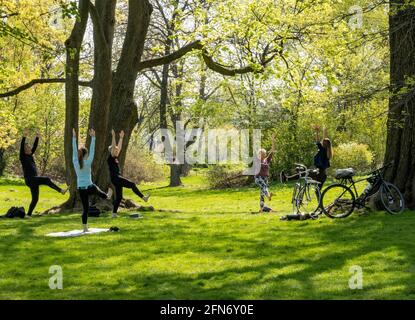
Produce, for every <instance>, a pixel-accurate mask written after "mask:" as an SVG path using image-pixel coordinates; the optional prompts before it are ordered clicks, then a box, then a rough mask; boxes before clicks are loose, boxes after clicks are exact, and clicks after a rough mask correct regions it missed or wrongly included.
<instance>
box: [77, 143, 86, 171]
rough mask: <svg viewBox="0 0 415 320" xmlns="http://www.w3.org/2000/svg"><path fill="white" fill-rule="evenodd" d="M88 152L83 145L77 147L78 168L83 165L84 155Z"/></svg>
mask: <svg viewBox="0 0 415 320" xmlns="http://www.w3.org/2000/svg"><path fill="white" fill-rule="evenodd" d="M87 153H88V149H87V148H85V147H82V148H80V149H78V162H79V168H81V169H82V168H83V167H84V157H85V155H86V154H87Z"/></svg>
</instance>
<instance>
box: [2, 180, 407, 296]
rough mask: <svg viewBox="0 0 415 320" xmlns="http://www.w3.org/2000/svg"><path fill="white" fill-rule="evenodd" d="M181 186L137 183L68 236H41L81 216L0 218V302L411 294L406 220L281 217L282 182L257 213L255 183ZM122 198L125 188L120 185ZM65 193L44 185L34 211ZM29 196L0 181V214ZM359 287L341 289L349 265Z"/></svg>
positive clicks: (286, 194) (285, 190)
mask: <svg viewBox="0 0 415 320" xmlns="http://www.w3.org/2000/svg"><path fill="white" fill-rule="evenodd" d="M184 183H185V186H184V187H177V188H163V186H164V185H166V183H165V182H163V183H157V184H145V185H142V186H141V187H142V189H143V190H150V189H151V193H152V197H151V199H150V203H149V204H150V205H153V206H154V207H155V208H156V209H162V210H165V211H162V212H144V213H143V215H144V218H143V219H139V220H133V219H130V218H128V214H129V213H127V212H124V213H123V212H122V213H121V216H120V217H119V218H118V219H116V220H113V219H111V218H110V217H109V215H104V217H100V218H90V226H92V227H109V226H113V225H115V226H118V227H119V228H120V232H116V233H104V234H100V235H89V236H82V237H78V238H72V239H56V238H48V237H46V236H45V234H47V233H50V232H57V231H67V230H72V229H79V228H80V223H81V221H80V213H79V212H75V213H73V214H62V215H50V216H42V217H38V218H33V219H31V220H21V219H1V220H0V252H1V260H0V261H1V264H0V299H400V298H403V299H414V298H415V233H414V232H413V230H414V229H415V216H414V213H413V212H405V213H404V214H402V215H400V216H390V215H387V214H385V213H382V212H378V213H373V214H370V215H366V216H358V215H357V214H353V215H352V216H350V217H349V218H347V219H343V220H330V219H328V218H325V217H322V218H320V219H319V220H316V221H314V220H307V221H301V222H300V221H290V222H282V221H279V216H280V215H281V214H282V213H289V212H290V209H291V206H290V200H289V199H290V196H291V188H290V187H289V186H281V185H273V186H272V191H273V192H275V193H276V196H275V198H274V199H273V201H272V207H273V208H274V209H277V213H272V214H251V212H253V211H257V207H258V190H257V189H256V188H254V187H253V188H240V189H228V190H208V189H207V188H206V183H205V181H204V177H203V176H202V175H193V176H191V177H188V178H184ZM126 195H127V196H129V197H132V198H133V195H132V194H131V193H129V192H127V193H126ZM64 200H65V197H64V196H62V195H59V194H57V193H56V192H54V191H52V190H48V189H47V188H43V187H42V188H41V200H40V202H39V205H38V208H37V210H38V211H39V212H41V211H43V210H45V209H47V208H49V207H51V206H54V205H57V204H59V203H61V202H62V201H64ZM29 201H30V193H29V191H28V189H27V187H25V186H24V185H22V184H21V183H20V182H17V181H0V211H2V212H4V211H6V210H7V209H8V208H9V207H10V206H12V205H16V204H19V205H24V206H25V207H27V205H28V203H29ZM52 265H60V266H62V268H63V290H51V289H49V286H48V282H49V277H50V276H51V274H49V267H50V266H52ZM353 265H359V266H360V267H362V269H363V289H361V290H351V289H350V288H349V285H348V283H349V278H350V276H351V274H350V273H349V268H350V267H351V266H353Z"/></svg>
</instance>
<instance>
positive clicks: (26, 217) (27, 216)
mask: <svg viewBox="0 0 415 320" xmlns="http://www.w3.org/2000/svg"><path fill="white" fill-rule="evenodd" d="M24 218H25V219H32V216H29V215H28V214H27V215H25V216H24Z"/></svg>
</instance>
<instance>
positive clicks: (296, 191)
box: [291, 183, 300, 213]
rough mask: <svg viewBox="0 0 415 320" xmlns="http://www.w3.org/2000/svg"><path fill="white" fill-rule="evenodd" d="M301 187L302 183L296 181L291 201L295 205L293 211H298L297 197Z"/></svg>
mask: <svg viewBox="0 0 415 320" xmlns="http://www.w3.org/2000/svg"><path fill="white" fill-rule="evenodd" d="M299 189H300V184H299V183H296V184H295V185H294V188H293V197H292V200H291V202H292V205H293V211H292V212H293V213H296V209H297V202H298V201H297V197H298V190H299Z"/></svg>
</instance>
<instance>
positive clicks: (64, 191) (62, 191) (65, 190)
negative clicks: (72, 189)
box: [61, 188, 69, 194]
mask: <svg viewBox="0 0 415 320" xmlns="http://www.w3.org/2000/svg"><path fill="white" fill-rule="evenodd" d="M68 190H69V188H66V189H62V190H61V193H62V194H65V193H67V192H68Z"/></svg>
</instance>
